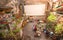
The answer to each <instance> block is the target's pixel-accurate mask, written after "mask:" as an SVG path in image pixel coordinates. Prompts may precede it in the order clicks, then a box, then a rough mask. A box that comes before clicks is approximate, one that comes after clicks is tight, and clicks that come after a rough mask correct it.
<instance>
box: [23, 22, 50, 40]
mask: <svg viewBox="0 0 63 40" xmlns="http://www.w3.org/2000/svg"><path fill="white" fill-rule="evenodd" d="M34 24H36V23H35V22H29V23H28V24H27V25H26V26H25V27H24V29H23V32H24V33H23V34H24V38H23V40H51V39H50V38H48V39H47V38H46V37H45V34H44V33H42V35H41V37H34V32H33V29H32V28H33V25H34Z"/></svg>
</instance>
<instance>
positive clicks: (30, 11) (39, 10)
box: [24, 4, 46, 16]
mask: <svg viewBox="0 0 63 40" xmlns="http://www.w3.org/2000/svg"><path fill="white" fill-rule="evenodd" d="M45 8H46V5H45V4H40V5H25V6H24V12H25V14H26V16H34V15H45Z"/></svg>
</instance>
